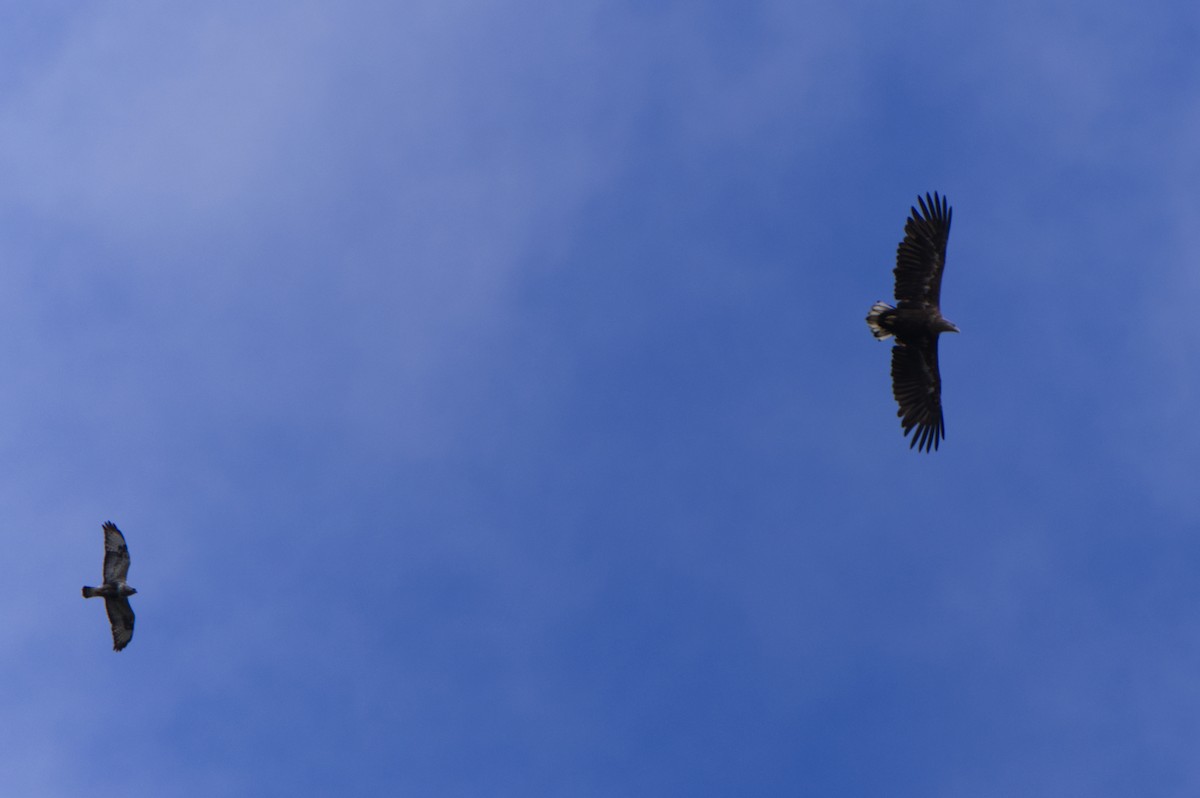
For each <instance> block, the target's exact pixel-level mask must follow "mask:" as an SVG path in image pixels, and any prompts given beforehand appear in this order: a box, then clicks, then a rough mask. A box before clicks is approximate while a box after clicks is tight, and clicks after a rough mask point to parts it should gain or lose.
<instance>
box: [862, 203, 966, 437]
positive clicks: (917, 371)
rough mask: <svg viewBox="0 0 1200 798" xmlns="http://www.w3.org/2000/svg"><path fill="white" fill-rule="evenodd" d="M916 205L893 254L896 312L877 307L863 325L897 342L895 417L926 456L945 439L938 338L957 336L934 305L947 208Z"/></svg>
mask: <svg viewBox="0 0 1200 798" xmlns="http://www.w3.org/2000/svg"><path fill="white" fill-rule="evenodd" d="M917 204H918V205H920V206H921V210H920V212H918V211H917V209H916V208H911V209H910V210H911V213H910V214H909V217H908V221H907V222H905V224H904V240H903V241H901V242H900V246H899V247H897V249H896V270H895V274H896V307H892V306H891V305H889V304H887V303H886V302H876V303H875V304H874V305H872V306H871V312H870V313H868V314H867V325H868V326H869V327H870V328H871V332H872V333H874V335H875V337H876V338H878V339H879V340H881V341H882V340H885V339H887V338H891V337H893V336H895V338H896V345H895V346H893V347H892V393H893V394H894V395H895V397H896V402H897V404H899V405H900V409H899V410H898V411H897V412H896V415H898V416H899V417H900V425H901V426H902V427H904V436H905V437H908V433H910V432H912V431H913V429H916V434H914V435H913V437H912V442H911V443H909V445H908V447H909V448H910V449H911V448H913V447H914V446H915V447H916V448H917V450H918V451H920V450H924V451H926V452H929V451H932V450H934V449H936V448H937V447H938V443H939V442H940V441H942V440H944V439H945V437H946V422H945V420H944V419H943V418H942V377H941V374H939V373H938V336H939V335H941V334H942V333H944V332H958V327H956V326H954V324H953V323H952V322H949V321H947V320H946V319H943V318H942V311H941V308H940V307H939V304H938V303H939V301H940V297H941V292H942V270H943V269H944V268H945V267H946V241H947V240H948V239H949V238H950V216H951V209H950V206H949V204H947V202H946V198H945V197H939V196H938V194H937V192H936V191H935V192H934V193H933V196H930V195H929V194H926V195H925V196H924V197H923V198H922V197H917Z"/></svg>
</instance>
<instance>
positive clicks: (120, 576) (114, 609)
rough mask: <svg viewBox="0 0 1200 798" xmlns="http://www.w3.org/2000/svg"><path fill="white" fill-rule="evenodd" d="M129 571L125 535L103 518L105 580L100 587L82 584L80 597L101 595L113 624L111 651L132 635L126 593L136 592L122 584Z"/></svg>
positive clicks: (123, 646) (130, 608)
mask: <svg viewBox="0 0 1200 798" xmlns="http://www.w3.org/2000/svg"><path fill="white" fill-rule="evenodd" d="M128 574H129V549H128V548H127V547H126V546H125V536H124V535H122V534H121V530H119V529H117V525H116V524H114V523H113V522H112V521H105V522H104V584H103V585H101V586H100V587H85V588H84V589H83V597H84V598H91V597H92V596H100V597H102V598H103V599H104V609H105V610H107V611H108V621H109V623H111V624H112V636H113V651H120V650H121V649H123V648H125V646H127V645H129V641H130V640H132V639H133V608H132V607H130V606H129V597H130V596H132V595H133V594H135V593H137V591H136V590H134V589H133V588H132V587H130V586H129V585H127V584H125V577H126V576H127V575H128Z"/></svg>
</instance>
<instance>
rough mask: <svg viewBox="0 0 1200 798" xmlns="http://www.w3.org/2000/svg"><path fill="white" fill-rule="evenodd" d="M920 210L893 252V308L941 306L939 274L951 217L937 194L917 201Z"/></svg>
mask: <svg viewBox="0 0 1200 798" xmlns="http://www.w3.org/2000/svg"><path fill="white" fill-rule="evenodd" d="M917 204H918V205H920V206H921V211H920V213H918V212H917V209H916V208H910V209H909V210H910V211H911V213H910V215H909V217H908V221H907V222H905V223H904V240H903V241H901V242H900V246H899V247H897V248H896V269H895V274H896V304H897V305H899V306H900V307H905V306H909V307H911V306H914V305H920V306H924V307H932V308H935V309H937V308H938V307H939V305H938V303H939V302H941V294H942V270H943V269H944V268H945V267H946V242H947V241H948V240H949V239H950V217H951V215H952V213H953V211H952V210H951V208H950V206H949V204H948V203H947V202H946V198H945V197H939V196H938V194H937V192H936V191H935V192H934V193H933V196H930V195H928V194H926V195H925V198H924V199H922V198H921V197H917Z"/></svg>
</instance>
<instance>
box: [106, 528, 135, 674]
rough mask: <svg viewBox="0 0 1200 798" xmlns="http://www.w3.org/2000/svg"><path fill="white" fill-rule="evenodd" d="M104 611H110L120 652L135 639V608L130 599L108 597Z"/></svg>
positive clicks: (109, 614) (109, 620) (117, 647)
mask: <svg viewBox="0 0 1200 798" xmlns="http://www.w3.org/2000/svg"><path fill="white" fill-rule="evenodd" d="M113 529H116V527H113ZM117 534H118V535H119V534H121V533H120V532H118V533H117ZM126 562H128V560H127V561H126ZM104 609H105V610H107V611H108V622H109V623H110V624H112V633H113V651H120V650H121V649H123V648H125V646H127V645H129V641H130V640H132V639H133V607H130V606H129V599H127V598H125V597H124V596H108V597H106V598H105V599H104Z"/></svg>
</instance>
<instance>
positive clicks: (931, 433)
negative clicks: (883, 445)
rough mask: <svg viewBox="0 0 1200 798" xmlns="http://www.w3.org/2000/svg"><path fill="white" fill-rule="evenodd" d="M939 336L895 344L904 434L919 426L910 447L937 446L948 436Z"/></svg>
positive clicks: (895, 383) (894, 363)
mask: <svg viewBox="0 0 1200 798" xmlns="http://www.w3.org/2000/svg"><path fill="white" fill-rule="evenodd" d="M937 344H938V337H937V336H936V335H929V336H925V337H922V338H918V339H916V340H911V339H910V340H909V341H908V343H906V344H900V343H898V344H896V346H894V347H892V393H893V394H895V396H896V402H897V404H899V405H900V409H899V410H898V411H896V415H898V416H900V424H901V425H902V426H903V427H904V435H905V437H908V433H909V432H911V431H912V429H913V428H914V427H916V430H917V432H916V434H915V435H913V438H912V442H911V443H910V444H909V445H908V448H910V449H911V448H913V447H914V446H915V447H916V448H917V450H918V451H921V450H924V451H926V452H928V451H931V450H933V449H936V448H937V447H938V443H939V442H940V441H941V440H943V439H945V437H946V422H945V421H944V420H943V419H942V377H941V375H940V374H939V373H938V353H937Z"/></svg>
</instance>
